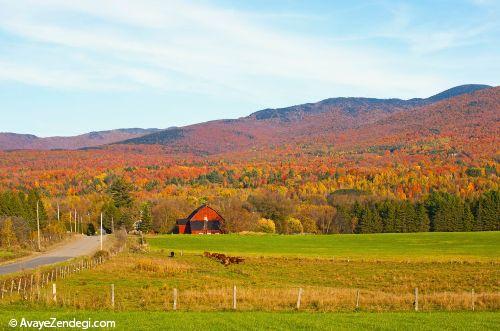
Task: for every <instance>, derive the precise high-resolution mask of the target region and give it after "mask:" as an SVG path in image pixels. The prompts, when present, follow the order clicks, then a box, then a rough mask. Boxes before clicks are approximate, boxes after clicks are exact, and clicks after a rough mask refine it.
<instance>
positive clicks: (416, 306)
mask: <svg viewBox="0 0 500 331" xmlns="http://www.w3.org/2000/svg"><path fill="white" fill-rule="evenodd" d="M414 305H415V311H418V287H415V302H414Z"/></svg>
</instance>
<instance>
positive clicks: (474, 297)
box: [471, 289, 476, 311]
mask: <svg viewBox="0 0 500 331" xmlns="http://www.w3.org/2000/svg"><path fill="white" fill-rule="evenodd" d="M471 294H472V311H474V310H475V309H476V302H475V301H476V296H475V293H474V289H472V292H471Z"/></svg>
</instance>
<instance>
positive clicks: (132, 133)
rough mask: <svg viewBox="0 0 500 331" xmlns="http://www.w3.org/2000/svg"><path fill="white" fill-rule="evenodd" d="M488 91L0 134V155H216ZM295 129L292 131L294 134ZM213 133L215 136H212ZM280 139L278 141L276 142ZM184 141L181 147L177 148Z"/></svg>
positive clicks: (465, 88)
mask: <svg viewBox="0 0 500 331" xmlns="http://www.w3.org/2000/svg"><path fill="white" fill-rule="evenodd" d="M491 88H493V87H491V86H489V85H482V84H467V85H460V86H455V87H452V88H450V89H447V90H445V91H442V92H440V93H437V94H435V95H432V96H430V97H428V98H413V99H407V100H403V99H398V98H389V99H378V98H366V97H336V98H328V99H324V100H321V101H318V102H315V103H305V104H300V105H295V106H290V107H284V108H266V109H262V110H259V111H256V112H254V113H251V114H250V115H248V116H245V117H241V118H238V119H222V120H214V121H209V122H204V123H197V124H193V125H189V126H185V127H179V128H177V127H171V128H168V129H154V128H153V129H141V128H128V129H115V130H106V131H92V132H89V133H85V134H82V135H78V136H69V137H45V138H40V137H37V136H35V135H30V134H16V133H0V150H12V149H41V150H50V149H85V148H99V147H100V146H105V145H110V144H112V145H121V144H125V145H130V144H145V145H165V146H174V147H175V148H176V149H177V150H183V151H186V150H190V149H191V150H195V151H197V152H201V153H209V154H210V153H218V152H224V151H227V150H233V149H244V148H250V147H252V146H255V145H259V144H262V143H276V142H279V140H280V139H284V138H283V136H286V135H287V134H288V135H290V136H291V137H289V139H292V140H294V139H298V138H299V137H301V136H304V135H306V136H307V135H310V132H326V133H331V132H343V131H346V130H352V129H355V128H359V127H363V126H367V125H371V124H374V123H377V122H378V121H380V120H383V119H385V118H387V117H388V116H390V115H391V114H395V113H399V112H407V111H410V110H412V109H416V108H421V107H426V106H429V105H432V104H435V103H438V102H440V101H443V100H447V99H450V98H454V97H457V96H460V95H471V94H473V93H476V92H478V91H481V90H485V89H491ZM294 128H295V130H294ZM214 131H217V134H216V135H214V134H213V132H214ZM277 137H281V138H279V139H278V138H277ZM183 140H184V142H185V144H184V145H183V144H182V141H183Z"/></svg>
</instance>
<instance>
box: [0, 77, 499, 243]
mask: <svg viewBox="0 0 500 331" xmlns="http://www.w3.org/2000/svg"><path fill="white" fill-rule="evenodd" d="M460 91H462V92H463V89H462V90H460ZM460 91H458V92H460ZM458 92H457V91H453V90H451V91H446V93H444V94H441V95H437V96H435V97H431V98H428V99H412V100H408V101H403V100H392V101H387V100H386V101H381V100H373V99H359V98H355V99H350V98H342V99H329V100H325V101H323V102H321V103H318V104H311V105H301V106H296V107H290V108H286V109H279V110H264V111H261V112H257V113H254V114H252V115H250V116H248V117H245V118H241V119H237V120H223V121H213V122H208V123H202V124H198V125H193V126H188V127H183V128H173V129H169V130H166V131H159V132H155V133H153V134H151V135H145V136H143V137H141V138H138V139H133V140H127V141H125V142H124V143H117V144H113V145H108V146H103V147H100V148H92V149H85V150H72V151H69V150H55V151H34V150H30V151H4V152H0V192H3V193H2V194H1V196H0V199H1V201H0V215H2V220H3V221H2V222H3V223H2V224H3V225H2V226H3V228H5V229H7V230H5V229H4V231H5V233H7V232H9V231H10V230H8V228H9V227H10V228H12V226H11V225H9V223H14V224H17V225H15V226H14V228H16V229H17V228H23V229H25V230H23V231H25V232H23V233H24V234H23V233H20V232H19V233H18V232H16V235H17V236H19V237H22V236H26V235H31V236H33V233H32V231H33V230H34V228H33V224H34V223H33V210H34V209H33V208H34V207H33V206H34V203H35V202H34V201H35V200H38V201H40V204H41V206H43V211H44V215H46V216H43V217H44V218H43V219H42V227H43V228H44V231H47V232H50V231H51V233H54V232H57V231H59V230H57V228H59V229H61V228H62V229H63V230H71V229H73V227H74V226H73V225H72V223H71V222H72V220H73V222H74V217H75V216H74V215H75V212H76V214H77V215H79V216H78V222H80V223H79V224H81V226H82V227H83V228H81V229H80V230H83V231H88V230H89V228H95V227H96V226H97V220H98V218H99V215H100V213H101V212H103V213H104V221H105V227H106V229H107V230H108V231H110V230H111V223H112V220H113V222H114V224H115V225H116V226H118V227H121V226H124V227H126V228H127V229H132V228H133V226H134V224H135V225H140V229H142V230H143V231H145V232H149V231H151V232H162V233H168V232H170V231H171V230H172V227H173V225H174V223H175V220H176V219H178V218H184V217H186V216H187V215H189V213H190V212H191V211H192V210H193V209H194V208H196V207H198V206H199V205H200V204H202V203H209V204H210V205H212V206H213V207H214V208H216V209H217V210H218V211H220V213H221V214H222V215H223V216H224V218H225V219H226V223H225V225H224V226H225V230H226V231H228V232H239V231H264V232H278V233H301V232H306V233H368V232H417V231H489V230H499V229H500V200H499V184H500V181H499V178H498V174H499V170H500V169H499V163H498V162H499V156H498V151H499V149H498V147H499V140H498V139H499V138H498V137H499V136H500V134H499V133H500V132H499V131H500V125H499V123H500V118H499V115H500V111H499V110H500V88H498V87H496V88H483V89H473V90H472V91H467V93H465V94H464V93H458ZM456 94H458V95H456ZM431 99H432V100H431ZM35 195H36V199H35ZM58 207H59V210H60V215H59V221H56V220H57V209H58ZM141 215H142V216H141ZM141 217H142V218H141ZM7 219H9V220H10V221H8V222H6V220H7ZM6 224H7V225H6ZM21 224H24V225H21ZM50 227H52V228H50ZM16 231H18V230H16Z"/></svg>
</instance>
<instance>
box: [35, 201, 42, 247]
mask: <svg viewBox="0 0 500 331" xmlns="http://www.w3.org/2000/svg"><path fill="white" fill-rule="evenodd" d="M39 203H40V202H39V201H37V202H36V228H37V231H38V251H41V250H42V249H41V245H40V212H39V206H38V204H39Z"/></svg>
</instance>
